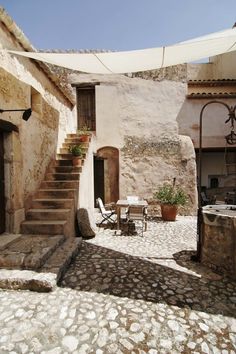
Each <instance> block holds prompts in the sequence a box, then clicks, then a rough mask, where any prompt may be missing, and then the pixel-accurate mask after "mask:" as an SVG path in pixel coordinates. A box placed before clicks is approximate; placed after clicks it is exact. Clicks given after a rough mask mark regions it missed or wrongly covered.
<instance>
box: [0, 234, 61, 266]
mask: <svg viewBox="0 0 236 354" xmlns="http://www.w3.org/2000/svg"><path fill="white" fill-rule="evenodd" d="M64 239H65V238H64V236H63V235H57V236H49V235H22V236H20V237H18V238H17V239H15V240H14V241H12V242H9V243H8V244H5V245H4V246H2V247H1V248H0V251H1V252H0V268H6V269H28V270H37V269H39V268H40V267H41V266H42V265H43V264H44V263H45V261H46V260H47V259H48V258H49V257H50V256H51V254H52V253H53V252H54V251H55V249H56V248H57V247H59V246H60V245H61V244H62V243H63V241H64Z"/></svg>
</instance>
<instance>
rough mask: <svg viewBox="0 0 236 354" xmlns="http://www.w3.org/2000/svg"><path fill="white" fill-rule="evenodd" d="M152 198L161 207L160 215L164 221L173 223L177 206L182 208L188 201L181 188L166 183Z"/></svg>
mask: <svg viewBox="0 0 236 354" xmlns="http://www.w3.org/2000/svg"><path fill="white" fill-rule="evenodd" d="M154 198H155V199H157V200H158V202H159V203H160V205H161V215H162V219H163V220H165V221H175V220H176V215H177V212H178V206H184V205H185V204H186V203H187V200H188V196H187V194H186V193H185V192H184V190H183V189H182V188H180V187H175V186H174V185H169V184H167V183H165V184H164V185H163V186H161V187H160V188H159V189H158V190H157V192H155V193H154Z"/></svg>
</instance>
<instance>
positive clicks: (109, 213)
mask: <svg viewBox="0 0 236 354" xmlns="http://www.w3.org/2000/svg"><path fill="white" fill-rule="evenodd" d="M96 203H97V206H98V208H99V211H100V213H101V216H102V218H103V219H102V221H101V222H100V223H99V225H98V226H99V227H100V226H101V225H102V224H103V223H104V222H105V221H106V222H107V223H110V224H112V225H114V224H115V223H116V211H115V210H106V208H105V206H104V204H103V201H102V199H101V198H97V200H96Z"/></svg>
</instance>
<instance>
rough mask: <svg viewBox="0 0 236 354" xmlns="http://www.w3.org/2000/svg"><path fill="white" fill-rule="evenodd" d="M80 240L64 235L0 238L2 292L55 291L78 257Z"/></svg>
mask: <svg viewBox="0 0 236 354" xmlns="http://www.w3.org/2000/svg"><path fill="white" fill-rule="evenodd" d="M81 242H82V239H81V238H65V236H63V235H55V236H51V235H3V236H1V237H0V288H2V289H14V290H19V289H22V290H32V291H39V292H48V291H52V290H53V289H54V288H55V287H56V285H57V284H58V283H59V282H60V280H61V278H62V276H63V274H64V273H65V271H66V270H67V268H68V266H69V265H70V263H71V261H72V260H73V259H74V258H75V256H76V255H77V254H78V253H79V250H80V245H81Z"/></svg>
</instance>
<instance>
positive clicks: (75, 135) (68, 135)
mask: <svg viewBox="0 0 236 354" xmlns="http://www.w3.org/2000/svg"><path fill="white" fill-rule="evenodd" d="M79 136H80V135H79V134H77V133H69V134H66V138H68V139H69V138H77V137H79Z"/></svg>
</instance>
